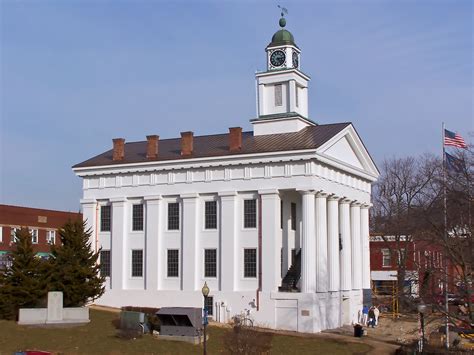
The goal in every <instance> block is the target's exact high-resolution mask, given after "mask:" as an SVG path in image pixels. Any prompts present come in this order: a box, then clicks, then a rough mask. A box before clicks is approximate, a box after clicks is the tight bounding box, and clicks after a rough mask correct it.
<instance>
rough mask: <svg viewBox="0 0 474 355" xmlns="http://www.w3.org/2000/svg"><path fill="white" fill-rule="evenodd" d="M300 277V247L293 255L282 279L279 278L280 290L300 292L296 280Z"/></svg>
mask: <svg viewBox="0 0 474 355" xmlns="http://www.w3.org/2000/svg"><path fill="white" fill-rule="evenodd" d="M300 277H301V249H300V250H299V251H298V253H297V254H296V255H295V259H294V261H293V264H292V265H291V267H290V269H289V270H288V272H287V273H286V275H285V277H284V278H283V280H281V286H280V287H279V288H278V290H279V291H280V292H300V290H299V289H298V287H297V286H296V285H297V284H298V281H299V280H300Z"/></svg>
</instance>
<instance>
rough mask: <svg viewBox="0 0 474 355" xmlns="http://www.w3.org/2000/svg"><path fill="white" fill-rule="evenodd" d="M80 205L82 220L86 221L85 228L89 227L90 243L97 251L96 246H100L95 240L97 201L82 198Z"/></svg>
mask: <svg viewBox="0 0 474 355" xmlns="http://www.w3.org/2000/svg"><path fill="white" fill-rule="evenodd" d="M81 205H82V219H83V221H84V222H86V230H87V229H90V230H91V232H92V235H91V238H90V243H91V245H92V247H93V248H94V250H95V251H96V252H97V251H98V250H97V248H99V247H100V245H98V243H97V242H96V240H95V239H96V237H97V232H98V229H97V228H98V226H97V220H96V219H97V218H96V216H97V208H98V206H97V202H96V200H95V199H87V200H86V199H83V200H81Z"/></svg>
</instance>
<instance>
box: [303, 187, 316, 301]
mask: <svg viewBox="0 0 474 355" xmlns="http://www.w3.org/2000/svg"><path fill="white" fill-rule="evenodd" d="M301 194H302V195H303V197H302V201H303V203H302V210H303V211H302V220H303V228H302V245H301V253H302V255H301V292H305V293H312V292H315V291H316V275H315V274H316V255H315V254H316V235H315V225H314V205H315V202H314V192H313V191H301Z"/></svg>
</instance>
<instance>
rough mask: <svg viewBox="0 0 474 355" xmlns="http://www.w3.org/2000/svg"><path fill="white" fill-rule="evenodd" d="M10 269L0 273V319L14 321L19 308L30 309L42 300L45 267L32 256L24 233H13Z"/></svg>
mask: <svg viewBox="0 0 474 355" xmlns="http://www.w3.org/2000/svg"><path fill="white" fill-rule="evenodd" d="M10 260H11V266H10V267H8V268H7V269H6V270H5V271H4V272H3V273H0V286H1V287H0V317H1V318H6V319H15V318H16V317H17V314H18V309H19V308H34V307H36V306H38V305H39V304H40V303H41V302H42V301H44V298H45V296H46V280H45V277H44V275H45V274H46V271H47V265H46V263H45V262H44V261H42V260H41V259H40V258H37V257H36V256H35V253H34V251H33V246H32V243H31V234H30V233H29V231H28V229H26V228H22V229H21V230H19V231H17V232H16V242H15V244H14V249H13V250H12V252H11V254H10Z"/></svg>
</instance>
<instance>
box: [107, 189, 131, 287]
mask: <svg viewBox="0 0 474 355" xmlns="http://www.w3.org/2000/svg"><path fill="white" fill-rule="evenodd" d="M110 202H111V204H112V232H111V234H110V237H111V238H110V252H111V254H112V257H111V258H112V265H111V275H110V280H111V286H110V288H112V289H118V290H122V289H124V285H125V276H126V275H125V270H126V268H127V266H128V265H127V262H128V260H129V258H128V257H127V255H126V253H125V235H126V234H127V231H128V230H127V226H128V223H127V222H128V218H129V216H128V213H127V200H126V199H125V198H123V197H119V198H112V199H110Z"/></svg>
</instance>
